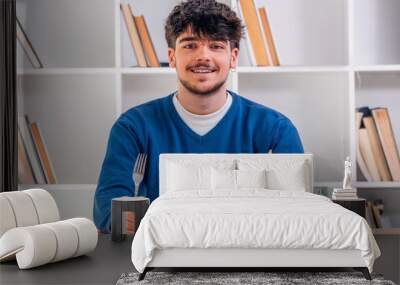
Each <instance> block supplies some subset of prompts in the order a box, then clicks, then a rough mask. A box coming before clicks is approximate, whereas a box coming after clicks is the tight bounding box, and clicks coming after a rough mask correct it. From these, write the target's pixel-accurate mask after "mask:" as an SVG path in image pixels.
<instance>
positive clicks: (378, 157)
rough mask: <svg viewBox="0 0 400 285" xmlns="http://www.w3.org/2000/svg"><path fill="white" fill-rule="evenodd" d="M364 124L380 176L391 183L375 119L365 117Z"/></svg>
mask: <svg viewBox="0 0 400 285" xmlns="http://www.w3.org/2000/svg"><path fill="white" fill-rule="evenodd" d="M363 122H364V126H365V128H366V129H367V133H368V138H369V141H370V143H371V150H372V154H373V156H374V160H375V162H376V165H377V167H378V172H379V176H380V177H381V178H382V181H391V180H392V176H391V175H390V171H389V167H388V165H387V163H386V158H385V154H384V153H383V149H382V144H381V142H380V140H379V136H378V131H377V129H376V126H375V122H374V119H373V118H372V117H364V118H363Z"/></svg>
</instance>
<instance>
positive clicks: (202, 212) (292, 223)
mask: <svg viewBox="0 0 400 285" xmlns="http://www.w3.org/2000/svg"><path fill="white" fill-rule="evenodd" d="M159 167H160V168H159V173H160V197H159V198H157V199H156V200H154V201H153V203H152V204H151V206H150V208H149V209H148V211H147V213H146V215H145V217H144V218H143V220H142V221H141V223H140V226H139V228H138V230H137V232H136V234H135V237H134V239H133V242H132V262H133V265H134V266H135V268H136V269H137V270H138V272H140V273H141V274H140V276H139V280H142V279H143V278H144V277H145V274H146V272H148V271H149V270H152V269H154V268H173V267H178V268H183V267H196V268H199V267H202V268H204V267H207V268H209V267H212V268H214V267H223V268H237V269H238V270H241V271H243V270H245V269H244V268H254V267H256V268H271V267H279V268H281V267H285V268H287V267H301V268H304V267H307V268H308V267H312V268H314V267H318V268H321V267H324V268H327V267H341V268H343V267H351V268H354V269H356V270H360V271H362V272H363V274H364V276H365V278H366V279H369V280H370V279H371V277H370V274H369V273H370V272H372V268H373V263H374V260H375V259H376V258H377V257H379V255H380V251H379V248H378V246H377V244H376V241H375V239H374V237H373V235H372V232H371V229H370V228H369V226H368V223H367V222H366V221H365V219H363V218H362V217H360V216H359V215H357V214H355V213H353V212H351V211H349V210H347V209H345V208H343V207H341V206H339V205H337V204H335V203H333V202H332V201H331V200H330V199H328V198H326V197H323V196H320V195H316V194H313V193H312V192H313V169H314V166H313V156H312V154H161V155H160V164H159Z"/></svg>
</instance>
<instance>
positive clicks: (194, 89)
mask: <svg viewBox="0 0 400 285" xmlns="http://www.w3.org/2000/svg"><path fill="white" fill-rule="evenodd" d="M227 79H228V75H227V76H226V78H225V79H223V80H221V81H219V82H217V83H215V84H214V85H212V86H210V87H208V88H206V89H200V88H198V87H197V86H196V85H195V84H191V83H190V82H188V81H186V80H183V79H181V78H179V81H180V83H181V84H182V85H183V86H184V87H185V88H186V89H187V90H188V91H189V92H191V93H192V94H194V95H199V96H211V95H212V94H214V93H215V92H216V91H218V90H220V89H221V88H222V86H224V84H225V82H226V80H227Z"/></svg>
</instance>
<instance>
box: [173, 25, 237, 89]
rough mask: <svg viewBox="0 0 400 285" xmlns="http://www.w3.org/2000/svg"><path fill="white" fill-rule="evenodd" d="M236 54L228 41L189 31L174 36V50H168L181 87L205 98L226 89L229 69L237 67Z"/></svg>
mask: <svg viewBox="0 0 400 285" xmlns="http://www.w3.org/2000/svg"><path fill="white" fill-rule="evenodd" d="M238 53H239V50H238V49H237V48H231V47H230V44H229V41H224V40H212V39H209V38H206V37H199V36H197V35H194V34H193V33H192V32H191V29H190V28H189V29H187V30H186V31H185V32H183V33H182V34H180V35H179V36H178V37H177V39H176V43H175V49H173V48H168V60H169V64H170V66H171V67H174V68H176V72H177V75H178V79H179V83H180V85H181V86H180V87H182V88H184V89H186V91H189V92H190V93H192V94H194V95H206V96H207V95H212V94H214V93H216V92H218V91H220V90H222V89H224V90H225V89H226V84H225V83H226V80H227V78H228V74H229V70H230V68H235V67H236V64H237V58H238ZM223 92H225V91H223Z"/></svg>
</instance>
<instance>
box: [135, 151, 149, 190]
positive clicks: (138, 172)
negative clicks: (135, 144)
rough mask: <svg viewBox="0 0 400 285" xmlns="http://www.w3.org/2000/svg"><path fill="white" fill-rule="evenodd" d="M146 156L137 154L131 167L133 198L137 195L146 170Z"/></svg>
mask: <svg viewBox="0 0 400 285" xmlns="http://www.w3.org/2000/svg"><path fill="white" fill-rule="evenodd" d="M146 161H147V155H146V154H145V153H139V155H138V157H137V158H136V162H135V166H134V167H133V175H132V177H133V182H134V183H135V196H137V195H138V194H139V186H140V183H142V181H143V176H144V170H145V168H146Z"/></svg>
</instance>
